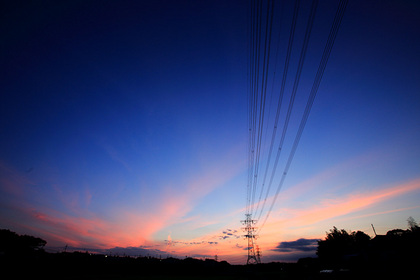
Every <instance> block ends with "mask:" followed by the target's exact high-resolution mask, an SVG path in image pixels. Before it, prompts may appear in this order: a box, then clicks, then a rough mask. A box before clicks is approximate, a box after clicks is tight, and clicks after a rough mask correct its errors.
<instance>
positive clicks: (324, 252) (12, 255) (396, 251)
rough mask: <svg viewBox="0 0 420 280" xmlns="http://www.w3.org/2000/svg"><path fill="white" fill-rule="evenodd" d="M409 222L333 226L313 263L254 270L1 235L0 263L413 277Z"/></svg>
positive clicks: (78, 274) (31, 271)
mask: <svg viewBox="0 0 420 280" xmlns="http://www.w3.org/2000/svg"><path fill="white" fill-rule="evenodd" d="M408 221H409V228H408V229H406V230H402V229H394V230H390V231H388V232H387V234H386V235H377V236H375V237H373V238H371V237H370V236H369V235H367V234H365V233H364V232H362V231H353V232H349V231H346V230H344V229H340V230H339V229H337V228H336V227H334V228H333V229H331V230H330V231H329V232H327V235H326V237H325V239H322V240H319V241H318V248H317V255H318V257H317V258H303V259H300V260H299V261H298V262H297V263H275V262H274V263H266V264H260V265H256V266H255V265H254V266H245V265H230V264H229V263H227V262H225V261H221V262H218V261H216V260H213V259H206V260H199V259H194V258H185V259H183V260H181V259H176V258H164V259H160V258H154V257H137V258H133V257H118V256H107V255H102V254H90V253H88V252H84V253H83V252H72V253H69V252H61V253H47V252H45V251H44V250H43V247H44V246H45V244H46V241H45V240H42V239H40V238H36V237H32V236H28V235H18V234H16V233H14V232H11V231H9V230H0V263H1V265H2V267H4V269H3V273H4V274H5V275H13V276H14V277H25V278H29V277H30V278H34V277H40V278H42V279H50V278H51V279H208V280H209V279H279V278H281V279H401V277H403V276H407V277H408V276H410V277H413V276H414V275H416V274H418V272H417V266H418V264H419V263H420V227H419V226H418V224H417V223H416V222H415V221H414V219H412V218H409V220H408ZM9 273H10V274H9Z"/></svg>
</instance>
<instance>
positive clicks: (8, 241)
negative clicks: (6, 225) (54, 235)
mask: <svg viewBox="0 0 420 280" xmlns="http://www.w3.org/2000/svg"><path fill="white" fill-rule="evenodd" d="M45 244H47V241H45V240H43V239H41V238H38V237H33V236H30V235H18V234H16V233H15V232H13V231H10V230H7V229H1V230H0V252H3V253H4V254H6V255H16V254H28V253H33V252H35V251H40V250H42V249H43V247H44V246H45Z"/></svg>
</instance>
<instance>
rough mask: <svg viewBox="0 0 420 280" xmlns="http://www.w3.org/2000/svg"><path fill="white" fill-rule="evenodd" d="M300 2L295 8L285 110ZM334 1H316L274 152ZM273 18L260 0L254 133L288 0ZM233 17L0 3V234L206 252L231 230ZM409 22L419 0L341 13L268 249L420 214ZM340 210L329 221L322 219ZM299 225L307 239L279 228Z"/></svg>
mask: <svg viewBox="0 0 420 280" xmlns="http://www.w3.org/2000/svg"><path fill="white" fill-rule="evenodd" d="M310 4H311V2H310V1H306V0H305V1H302V3H301V10H300V13H299V17H298V24H297V29H296V30H297V31H296V39H295V43H294V48H293V50H292V58H291V66H290V69H289V71H290V73H289V76H288V80H287V83H286V90H285V98H286V99H285V100H288V99H287V98H289V96H290V91H291V88H292V85H293V78H294V75H295V72H296V65H297V60H298V57H299V52H300V48H301V44H302V40H303V34H304V30H305V25H306V20H307V17H308V14H309V8H310ZM337 5H338V1H332V0H331V1H320V3H319V6H318V10H317V14H316V18H315V22H314V27H313V32H312V35H311V38H310V42H309V47H308V52H307V56H306V60H305V64H304V67H303V72H302V77H301V82H300V85H299V89H298V93H297V97H296V103H295V107H294V111H293V114H292V118H291V123H290V128H289V131H288V133H289V134H288V135H287V137H286V142H285V150H286V151H287V149H289V150H290V146H291V143H292V141H293V139H294V135H295V134H296V131H297V127H298V125H299V121H300V118H301V115H302V112H303V109H304V106H305V103H306V99H307V97H308V95H309V91H310V88H311V86H312V83H313V80H314V76H315V73H316V69H317V67H318V64H319V62H320V59H321V55H322V51H323V48H324V46H325V43H326V40H327V37H328V32H329V29H330V27H331V23H332V20H333V18H334V14H335V11H336V8H337ZM280 7H281V4H280V1H275V17H274V27H273V28H274V29H273V42H272V56H271V59H272V60H271V61H270V63H271V64H270V70H269V73H270V77H269V78H270V84H269V93H268V98H272V99H273V100H274V101H273V102H272V103H267V110H269V111H270V112H271V113H270V115H268V112H267V117H269V118H268V119H267V123H268V125H269V126H268V127H270V125H271V123H272V121H273V118H274V110H275V106H276V104H277V102H276V101H275V100H276V98H277V95H278V91H279V85H280V77H281V71H282V69H283V63H284V59H285V51H286V47H287V42H288V41H287V38H288V32H289V28H290V22H291V16H292V7H293V2H292V1H285V4H284V12H283V17H282V19H281V20H280V16H279V15H280ZM248 13H249V10H248V3H247V1H35V2H30V1H23V2H19V3H18V2H15V1H2V3H1V7H0V34H1V37H2V38H1V40H0V65H1V68H0V69H1V70H0V71H1V72H0V95H1V97H0V144H1V145H0V183H1V185H0V193H1V198H0V227H1V228H10V229H12V230H15V231H17V232H19V233H32V234H34V235H37V236H39V235H41V237H43V238H45V239H47V240H48V242H49V243H50V244H53V245H57V246H58V245H60V246H61V245H62V244H65V243H69V244H71V245H73V246H92V247H95V246H96V247H97V248H110V247H113V246H120V247H124V246H137V245H144V244H150V242H151V243H153V244H160V243H159V242H161V243H162V242H163V240H167V239H168V237H170V238H172V239H174V240H175V239H179V240H181V241H182V242H184V243H182V242H181V241H180V242H178V243H176V244H187V243H188V244H193V242H196V241H197V240H207V241H206V242H207V243H205V244H213V243H208V242H215V240H213V239H214V238H215V237H214V236H217V233H216V232H219V231H220V232H223V230H226V228H230V229H235V228H236V229H237V230H239V227H240V224H239V220H240V219H243V214H244V212H243V208H244V207H245V196H246V168H247V163H246V160H247V143H248V142H247V141H248V138H247V137H248V134H247V105H246V104H247V86H248V82H247V61H248V59H249V57H248V45H247V44H248V36H249V33H247V30H248V29H247V28H248V22H247V20H248ZM419 14H420V4H419V2H418V1H397V0H393V1H388V0H387V1H349V3H348V6H347V10H346V12H345V16H344V18H343V21H342V24H341V27H340V30H339V33H338V36H337V39H336V41H335V45H334V47H333V50H332V53H331V57H330V59H329V62H328V65H327V67H326V71H325V74H324V77H323V79H322V82H321V86H320V88H319V91H318V95H317V97H316V100H315V103H314V106H313V108H312V111H311V114H310V116H309V120H308V123H307V125H306V128H305V131H304V133H303V136H302V139H301V143H300V145H299V147H298V150H297V153H296V155H295V158H294V161H293V164H292V166H291V169H290V172H289V174H288V177H287V180H286V182H285V185H284V190H285V197H288V198H289V200H281V199H280V201H279V202H278V204H276V207H275V209H274V211H273V217H272V219H273V221H272V223H271V224H270V223H268V224H267V233H266V237H265V238H266V239H263V235H262V239H261V243H262V245H263V246H265V249H268V248H276V246H278V244H279V242H281V241H285V242H293V240H297V239H299V238H309V239H311V238H318V237H320V236H322V235H323V234H324V232H325V231H326V230H328V228H331V227H332V226H334V225H336V226H337V227H339V228H340V223H342V225H343V226H342V227H352V229H362V230H363V229H364V227H366V228H367V230H368V228H369V226H370V223H372V222H375V223H377V224H378V227H379V229H380V227H381V226H382V228H383V230H386V229H387V228H394V227H396V226H399V227H403V226H404V223H405V219H406V218H407V217H408V216H413V217H414V218H416V217H417V218H420V216H419V215H420V212H419V211H420V210H419V206H420V205H419V203H418V201H419V200H418V198H419V197H420V193H419V188H420V187H419V184H420V183H419V182H420V181H419V180H420V177H419V176H420V161H419V158H420V147H419V144H418V143H420V110H419V108H420V94H419V93H420V82H419V77H420V67H419V65H420V52H419V50H420V27H419V26H420V19H419ZM279 31H280V36H278V33H279ZM278 43H279V49H278V56H277V58H278V59H277V63H276V62H275V59H274V58H275V53H276V51H277V44H278ZM275 69H276V76H274V79H273V72H274V70H275ZM272 81H274V84H273V83H272ZM271 96H272V97H271ZM284 106H285V107H284V108H286V106H287V102H286V101H285V104H284ZM285 111H286V109H284V110H283V111H282V115H281V120H283V118H284V115H285ZM281 122H282V121H281ZM270 130H271V128H270ZM269 138H270V137H267V139H269ZM263 145H265V146H264V147H265V148H264V149H263V155H262V157H263V158H264V159H265V158H266V157H267V154H266V152H267V150H268V144H267V143H266V142H264V143H263ZM285 159H286V157H284V160H283V159H282V160H283V162H282V161H281V162H280V165H284V161H285ZM279 174H281V172H280V171H279ZM278 179H279V178H277V177H276V180H277V181H278ZM398 189H400V190H402V191H395V190H398ZM361 197H367V198H370V200H368V201H370V202H369V203H368V202H366V201H361V200H360V199H359V198H361ZM358 199H359V200H358ZM351 201H354V203H353V204H352V203H350V202H351ZM216 205H217V207H215V206H216ZM339 205H343V207H342V208H340V209H341V210H340V209H338V210H337V209H336V208H334V209H335V210H334V211H336V215H335V216H328V215H327V216H325V214H324V213H328V212H329V213H334V211H332V210H331V211H327V210H325V212H323V211H321V210H322V209H324V208H322V207H325V209H327V208H328V207H335V206H337V207H338V206H339ZM351 205H355V206H354V207H353V208H352V207H351ZM316 207H321V208H322V209H318V208H317V209H318V210H319V211H318V212H317V211H316V210H317V209H314V208H316ZM285 209H286V210H287V211H283V210H285ZM276 211H277V212H276ZM305 211H306V212H305ZM311 212H312V213H318V214H319V216H316V217H315V218H314V221H313V222H308V221H309V220H308V219H306V218H305V217H307V216H305V215H306V214H305V215H303V214H302V213H311ZM384 213H393V214H392V215H391V216H389V215H385V214H384ZM322 215H324V216H322ZM321 216H322V218H321ZM356 217H359V218H356ZM299 219H300V221H302V223H305V222H306V223H308V224H306V227H303V226H299V227H298V226H296V225H294V224H293V223H292V222H291V221H292V220H295V221H297V220H299ZM317 219H318V220H317ZM368 220H369V221H368ZM140 221H142V223H144V224H143V226H140ZM282 221H283V222H282ZM284 221H286V222H284ZM276 222H277V224H276ZM401 223H402V224H403V225H401ZM280 224H281V225H280ZM134 225H136V226H134ZM366 225H367V226H366ZM380 225H381V226H380ZM280 232H287V233H284V234H283V233H281V234H280ZM262 234H263V232H262ZM104 236H106V238H105V237H104ZM212 238H213V239H212ZM216 239H217V238H216ZM148 242H149V243H148ZM219 242H221V241H219ZM223 242H226V244H225V243H223ZM223 242H221V243H220V244H219V245H218V247H217V246H216V247H214V244H213V245H211V246H210V245H208V246H210V247H209V248H207V247H197V248H195V247H194V246H192V245H189V247H188V246H186V248H178V247H177V248H175V247H174V248H169V249H168V248H165V247H164V245H161V246H163V247H156V248H155V247H154V248H155V249H158V250H162V251H165V250H166V251H167V252H169V251H170V250H174V252H175V253H174V254H176V253H179V254H184V253H185V252H190V253H191V254H192V253H196V254H207V253H208V254H209V255H214V253H215V251H218V252H219V254H220V255H223V253H222V252H225V254H226V255H229V254H228V253H227V252H228V251H229V250H230V251H232V250H233V251H234V249H232V248H239V247H238V246H241V244H239V245H238V246H236V245H237V244H236V243H237V242H239V243H240V242H241V241H235V242H233V241H229V239H226V240H224V241H223ZM229 242H230V243H229ZM174 244H175V243H174ZM200 244H203V243H200ZM156 246H157V245H156ZM177 246H180V245H177ZM200 246H201V245H200ZM203 246H204V245H203ZM212 246H213V247H212ZM229 246H231V247H229ZM190 247H191V248H190ZM228 248H230V249H228ZM200 250H201V251H200ZM238 250H239V249H238ZM273 252H274V251H273ZM234 254H235V255H234V256H230V257H231V259H232V260H233V261H235V260H236V259H235V256H236V258H237V259H238V258H239V257H238V256H240V253H234ZM273 258H276V257H273ZM285 258H287V259H290V256H287V257H285Z"/></svg>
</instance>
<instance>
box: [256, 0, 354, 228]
mask: <svg viewBox="0 0 420 280" xmlns="http://www.w3.org/2000/svg"><path fill="white" fill-rule="evenodd" d="M347 3H348V0H341V1H340V3H339V6H338V9H337V12H336V14H335V17H334V21H333V24H332V27H331V30H330V33H329V36H328V40H327V43H326V45H325V48H324V52H323V54H322V58H321V62H320V64H319V66H318V70H317V73H316V76H315V80H314V83H313V85H312V89H311V92H310V95H309V98H308V101H307V103H306V106H305V111H304V113H303V116H302V119H301V122H300V125H299V129H298V132H297V134H296V137H295V140H294V142H293V145H292V149H291V151H290V154H289V157H288V159H287V163H286V166H285V168H284V171H283V174H282V177H281V181H280V183H279V185H278V187H277V190H276V193H275V196H274V198H273V201H272V203H271V206H270V209H269V211H268V213H267V215H266V216H265V219H264V222H263V224H262V225H261V226H260V230H259V231H261V229H262V227H263V226H264V225H265V223H266V221H267V219H268V217H269V216H270V213H271V211H272V210H273V206H274V204H275V202H276V200H277V197H278V195H279V192H280V190H281V188H282V186H283V183H284V180H285V178H286V175H287V173H288V171H289V168H290V165H291V163H292V160H293V157H294V155H295V152H296V149H297V146H298V145H299V141H300V138H301V136H302V133H303V130H304V128H305V125H306V122H307V120H308V117H309V113H310V111H311V109H312V105H313V102H314V100H315V97H316V94H317V92H318V88H319V85H320V83H321V79H322V76H323V75H324V71H325V67H326V66H327V63H328V59H329V57H330V54H331V50H332V47H333V45H334V42H335V38H336V37H337V33H338V30H339V27H340V25H341V21H342V19H343V16H344V11H345V9H346V6H347Z"/></svg>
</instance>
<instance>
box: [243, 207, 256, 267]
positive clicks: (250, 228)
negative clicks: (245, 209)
mask: <svg viewBox="0 0 420 280" xmlns="http://www.w3.org/2000/svg"><path fill="white" fill-rule="evenodd" d="M245 217H246V219H245V220H242V221H241V222H242V224H243V225H244V226H245V227H244V228H243V230H244V231H245V233H246V234H245V235H244V236H245V237H246V239H247V240H248V259H247V261H246V264H257V263H260V260H259V258H257V256H256V255H255V247H256V243H255V239H256V237H257V236H256V235H255V234H254V233H255V230H256V227H254V224H255V223H256V222H257V221H256V220H253V219H252V218H251V214H245Z"/></svg>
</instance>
